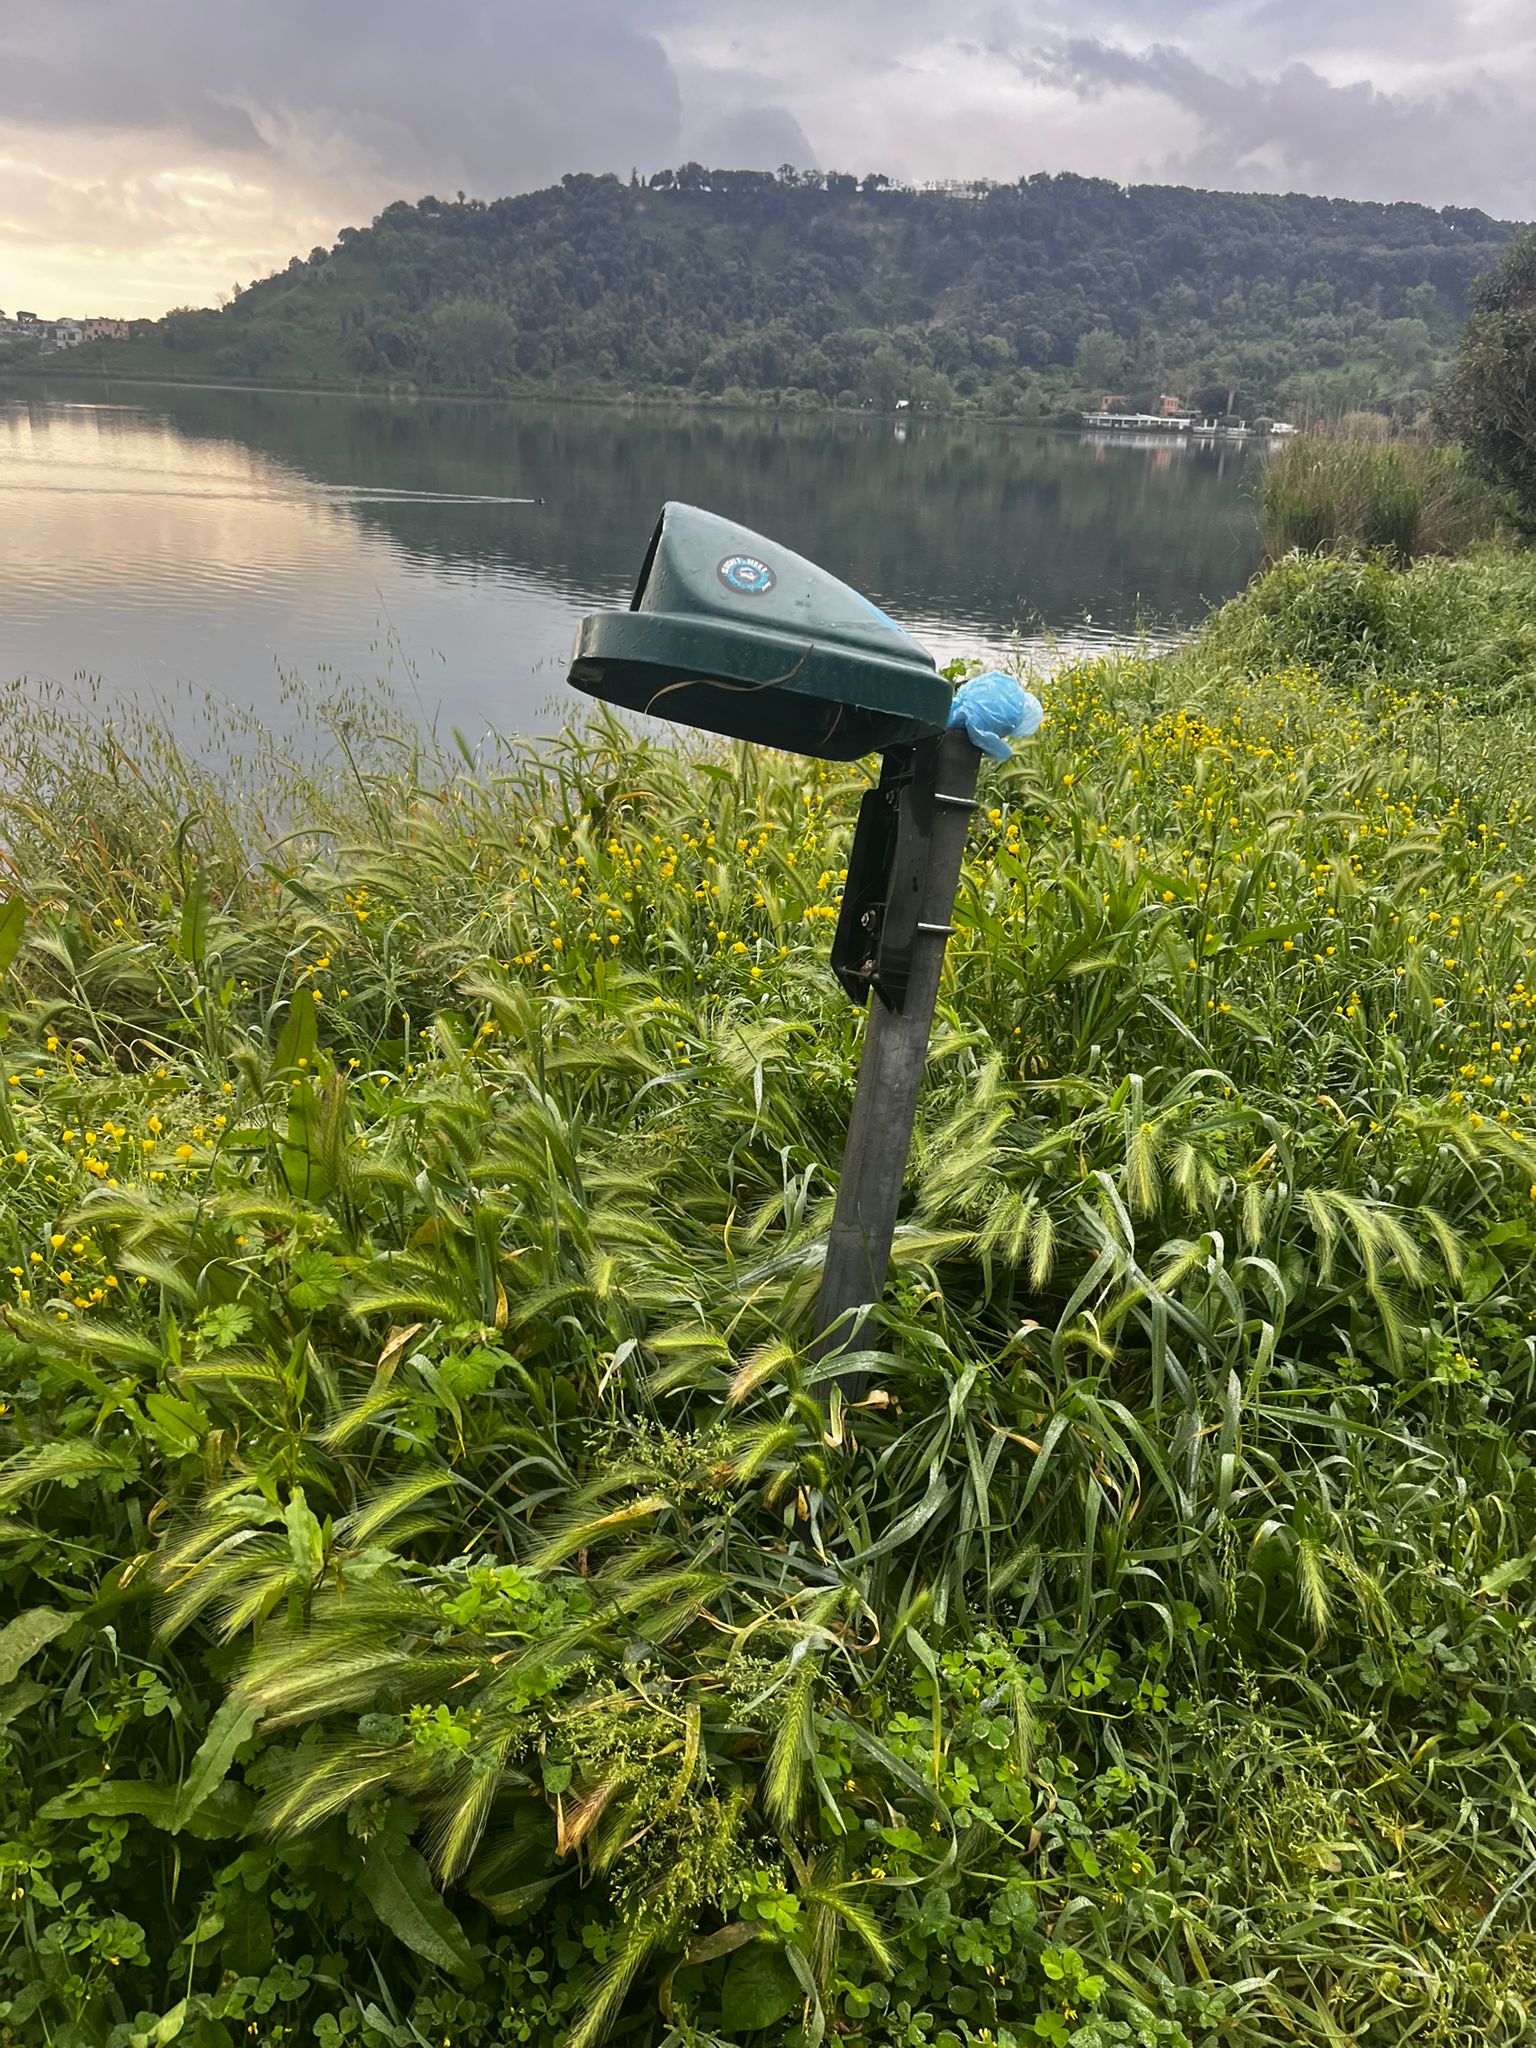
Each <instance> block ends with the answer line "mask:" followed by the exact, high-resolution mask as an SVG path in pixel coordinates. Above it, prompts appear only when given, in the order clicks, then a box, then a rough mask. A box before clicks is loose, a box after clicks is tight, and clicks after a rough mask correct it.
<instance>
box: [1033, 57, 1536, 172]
mask: <svg viewBox="0 0 1536 2048" xmlns="http://www.w3.org/2000/svg"><path fill="white" fill-rule="evenodd" d="M1009 54H1010V56H1011V58H1012V61H1013V62H1014V63H1015V64H1016V66H1017V67H1018V69H1019V71H1020V73H1021V74H1022V75H1023V76H1024V77H1025V78H1027V79H1028V80H1030V81H1031V82H1032V83H1037V84H1042V85H1048V86H1054V87H1058V88H1062V89H1065V90H1067V91H1069V92H1071V93H1073V94H1075V95H1076V96H1077V97H1078V98H1080V99H1083V100H1094V99H1100V98H1102V97H1104V96H1105V95H1107V94H1116V93H1127V92H1145V93H1151V94H1153V95H1155V96H1156V97H1158V98H1160V99H1165V100H1167V101H1169V102H1171V103H1172V104H1173V105H1174V106H1175V107H1177V108H1178V109H1179V110H1180V111H1181V112H1182V113H1184V114H1185V115H1186V116H1188V117H1189V121H1190V136H1189V143H1188V146H1187V147H1186V148H1185V149H1183V150H1181V151H1179V152H1177V153H1175V154H1174V155H1173V156H1172V157H1171V158H1170V159H1168V160H1167V161H1166V162H1165V164H1164V166H1163V171H1164V174H1165V175H1168V176H1171V177H1175V178H1179V179H1182V180H1192V181H1194V182H1199V183H1205V184H1210V183H1222V182H1224V183H1228V184H1234V185H1239V186H1248V187H1251V186H1254V185H1256V184H1259V185H1264V184H1269V185H1272V184H1274V183H1275V182H1276V181H1277V179H1278V180H1281V181H1284V182H1286V183H1288V184H1289V185H1292V186H1300V187H1302V188H1303V189H1307V190H1312V191H1321V192H1325V193H1333V194H1337V195H1339V196H1341V197H1353V198H1378V199H1419V200H1424V201H1427V202H1429V203H1438V204H1446V203H1460V204H1481V205H1484V206H1489V207H1491V208H1493V209H1494V210H1499V211H1505V212H1511V213H1519V212H1529V211H1531V210H1533V208H1536V173H1533V167H1532V162H1531V155H1530V148H1529V141H1528V137H1529V133H1530V112H1529V99H1528V96H1527V94H1526V93H1524V92H1522V91H1519V90H1518V89H1514V88H1511V87H1510V86H1508V85H1506V84H1503V83H1496V82H1495V81H1493V80H1492V79H1489V78H1486V77H1475V78H1473V79H1471V80H1469V81H1466V82H1463V83H1460V84H1452V85H1448V86H1446V87H1444V88H1443V89H1439V90H1435V91H1429V92H1411V91H1410V92H1390V91H1384V90H1382V89H1380V88H1378V87H1377V86H1376V85H1374V84H1372V83H1371V82H1369V81H1368V80H1365V79H1359V80H1351V81H1348V82H1346V83H1343V84H1334V83H1333V82H1331V81H1330V80H1329V79H1328V78H1326V77H1325V76H1324V75H1323V74H1322V73H1321V72H1320V71H1319V70H1317V69H1315V68H1314V67H1313V66H1312V65H1310V64H1307V63H1300V62H1297V63H1291V64H1287V65H1286V66H1285V67H1284V68H1283V69H1282V70H1281V71H1279V72H1277V73H1275V74H1273V75H1272V76H1269V77H1263V76H1258V75H1255V74H1254V73H1252V72H1246V71H1236V72H1232V73H1221V72H1217V71H1215V70H1212V69H1209V68H1207V67H1206V66H1204V65H1202V64H1200V63H1198V62H1196V60H1195V59H1194V58H1193V57H1191V56H1190V55H1189V54H1188V53H1187V52H1186V51H1184V50H1182V49H1180V48H1177V47H1175V46H1173V45H1169V44H1154V45H1152V46H1151V47H1150V48H1148V49H1144V50H1139V51H1137V50H1130V49H1127V48H1125V47H1123V46H1121V45H1117V44H1114V43H1111V42H1106V41H1103V40H1100V39H1098V38H1095V37H1059V38H1055V39H1052V40H1050V41H1047V42H1043V43H1038V44H1036V45H1034V46H1033V47H1031V48H1028V49H1023V50H1014V51H1011V52H1010V53H1009Z"/></svg>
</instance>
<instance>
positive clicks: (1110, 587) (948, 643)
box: [0, 386, 1257, 728]
mask: <svg viewBox="0 0 1536 2048" xmlns="http://www.w3.org/2000/svg"><path fill="white" fill-rule="evenodd" d="M1252 468H1253V455H1252V451H1251V450H1249V449H1247V448H1244V447H1221V446H1217V447H1202V448H1185V447H1182V446H1180V447H1177V448H1175V447H1173V446H1171V445H1170V444H1168V443H1166V442H1159V443H1156V444H1155V445H1153V446H1151V447H1146V448H1143V447H1139V446H1127V445H1125V444H1124V443H1118V444H1116V445H1114V446H1112V447H1104V446H1099V445H1095V444H1094V443H1093V442H1091V441H1088V440H1086V439H1082V438H1079V437H1077V436H1074V435H1056V434H1044V433H1039V432H1032V431H1030V430H1027V429H1019V428H1008V427H998V426H986V427H981V426H954V425H945V424H942V423H940V422H937V421H930V420H923V419H913V420H907V419H903V420H901V421H897V422H894V423H893V422H891V421H889V420H872V419H864V418H857V417H855V418H841V417H836V418H821V417H818V418H813V419H803V418H794V417H789V416H771V415H770V416H766V417H765V416H760V415H752V414H726V413H708V414H699V415H690V416H678V415H676V414H667V413H661V412H650V411H637V412H626V411H622V410H619V409H616V408H612V407H583V406H579V405H559V406H554V405H530V406H487V405H466V404H453V403H448V402H422V403H415V404H391V403H386V402H383V401H379V400H372V399H358V400H353V399H344V398H327V397H320V396H309V395H305V394H298V393H266V392H244V391H240V392H237V391H210V390H196V389H184V390H169V389H165V390H162V389H150V388H148V387H128V386H116V387H112V388H110V389H107V388H105V387H104V388H102V389H101V390H99V391H93V390H89V389H88V388H86V387H80V386H70V387H68V388H67V389H66V388H65V387H37V386H31V387H27V388H26V389H23V390H18V391H13V393H12V394H11V395H10V396H9V397H6V396H5V395H4V394H3V393H0V539H3V546H0V675H14V674H18V673H30V674H36V675H51V676H61V675H62V676H68V675H70V674H72V673H74V672H76V671H81V670H85V671H90V672H92V673H99V674H100V675H101V676H102V677H103V678H104V681H105V684H106V687H107V689H108V690H109V692H117V693H119V694H120V695H123V696H136V697H143V696H144V695H145V694H146V693H150V692H154V691H155V690H156V689H157V688H158V686H160V685H161V684H163V683H164V682H165V681H166V680H167V679H169V678H172V677H175V678H190V679H191V680H193V681H194V682H195V683H197V684H198V685H201V686H206V687H209V688H212V689H214V690H215V691H221V692H223V693H224V694H225V695H226V696H227V697H228V698H230V699H231V700H233V701H236V702H239V703H242V704H247V705H254V706H256V707H257V708H258V709H260V710H263V711H267V712H269V713H270V714H271V715H272V716H273V717H274V718H277V717H278V716H279V715H280V714H279V711H278V699H277V695H276V692H275V689H274V677H275V674H276V672H277V670H278V668H279V667H283V668H290V669H291V668H298V669H301V670H310V669H314V668H318V667H319V666H321V665H322V664H328V665H330V666H331V667H333V668H334V669H335V670H336V671H338V672H339V673H340V674H342V675H343V676H357V677H366V676H371V675H373V674H375V673H377V672H378V671H379V670H380V669H381V668H389V667H394V668H395V670H396V671H397V673H399V672H402V671H404V670H406V669H409V670H410V671H411V672H412V673H413V674H414V676H415V684H414V687H416V689H417V690H418V693H419V696H420V700H421V702H422V704H423V707H424V715H431V716H435V717H440V718H442V719H444V720H445V721H446V722H448V723H454V724H460V725H463V726H465V727H469V728H473V727H476V726H479V725H483V724H485V723H487V722H495V723H498V724H501V725H503V726H506V725H518V724H529V723H533V722H537V719H538V714H539V709H540V706H541V705H542V704H544V703H545V702H546V701H547V700H548V699H549V698H550V697H551V694H552V692H555V691H557V690H558V685H559V680H560V677H561V675H562V673H563V667H564V660H565V656H566V653H567V650H568V647H569V644H570V639H571V634H572V629H573V626H574V622H575V620H576V618H577V617H579V616H580V614H581V613H582V612H583V611H585V610H588V609H591V608H592V607H593V606H595V605H598V604H603V603H612V602H615V601H620V600H622V599H623V598H624V597H625V596H626V595H627V593H628V590H629V588H630V584H631V581H632V578H633V576H634V573H635V571H636V568H637V567H638V563H639V559H640V555H641V552H642V549H643V547H644V543H645V540H646V537H647V535H648V533H649V530H650V527H651V524H652V521H653V519H654V516H655V511H656V508H657V506H658V505H659V504H660V503H661V501H662V500H663V499H665V498H669V497H675V498H684V499H688V500H691V501H692V502H695V503H699V504H704V505H707V506H709V507H710V508H711V509H712V510H715V511H717V512H720V513H723V514H724V515H726V516H728V517H732V518H736V519H740V520H742V521H743V522H744V523H746V524H747V525H749V526H753V527H757V528H759V529H761V530H762V531H764V532H767V533H770V534H772V535H774V536H775V537H777V538H778V539H780V540H782V541H784V542H786V543H787V544H788V545H790V546H792V547H795V548H798V549H800V550H801V551H802V552H803V553H806V554H808V555H811V556H813V557H814V558H816V559H817V560H819V561H822V562H824V563H825V564H826V565H827V567H829V568H830V569H832V570H834V571H835V572H836V573H838V574H839V575H842V576H845V577H846V578H848V579H849V580H850V581H851V582H853V583H854V584H856V585H857V586H858V587H860V588H861V589H863V590H865V591H867V592H868V593H869V595H870V596H871V597H873V598H874V599H875V601H876V602H877V603H878V604H879V605H881V606H882V607H883V608H884V609H886V610H888V611H890V612H891V613H892V614H893V615H894V616H896V617H898V618H900V619H901V620H903V622H904V623H906V624H908V625H909V626H911V627H912V628H913V630H914V631H916V632H917V633H918V634H919V636H920V637H922V638H923V639H925V641H926V642H927V644H929V645H930V646H931V647H932V648H933V650H934V652H935V653H936V654H938V655H939V656H940V657H941V658H947V657H948V656H949V655H950V654H953V653H972V652H980V653H988V652H995V651H997V650H999V649H1001V648H1003V647H1005V646H1007V645H1008V644H1009V642H1010V641H1011V640H1012V639H1013V638H1014V637H1015V636H1016V635H1019V634H1023V635H1024V636H1026V637H1031V636H1036V635H1039V634H1040V633H1042V632H1052V633H1056V634H1060V635H1062V636H1063V637H1064V638H1066V639H1069V640H1072V641H1080V640H1082V639H1083V638H1084V637H1086V638H1088V639H1093V638H1095V637H1097V636H1100V635H1105V634H1114V635H1121V634H1127V633H1133V632H1135V631H1137V630H1138V629H1139V628H1148V629H1153V630H1157V629H1166V628H1177V627H1180V626H1183V625H1185V624H1188V623H1190V622H1191V621H1192V620H1194V619H1195V618H1197V617H1198V616H1199V615H1200V613H1201V612H1202V611H1203V610H1204V608H1205V607H1206V606H1207V605H1208V604H1209V603H1210V602H1212V601H1213V600H1216V599H1219V598H1221V597H1224V596H1225V595H1227V594H1228V593H1230V592H1231V591H1232V590H1234V589H1236V588H1237V587H1239V586H1240V584H1241V583H1242V582H1243V581H1244V580H1245V579H1246V577H1247V576H1248V575H1249V574H1250V573H1251V571H1252V569H1253V567H1254V564H1255V560H1256V556H1257V541H1256V537H1255V531H1254V520H1253V514H1252V507H1251V503H1250V502H1249V496H1248V490H1247V484H1248V479H1249V478H1250V477H1251V475H1252Z"/></svg>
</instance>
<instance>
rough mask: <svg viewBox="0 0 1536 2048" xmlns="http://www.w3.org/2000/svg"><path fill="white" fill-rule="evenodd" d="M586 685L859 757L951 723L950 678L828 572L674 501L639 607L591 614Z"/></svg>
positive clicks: (579, 645)
mask: <svg viewBox="0 0 1536 2048" xmlns="http://www.w3.org/2000/svg"><path fill="white" fill-rule="evenodd" d="M570 680H571V683H572V684H573V686H574V687H575V688H576V689H578V690H583V691H585V692H586V693H587V695H589V696H592V697H599V698H601V699H602V700H603V701H604V702H605V703H609V704H618V705H621V706H623V708H624V709H626V710H629V711H643V712H646V713H648V714H649V715H650V716H651V717H653V718H665V719H669V720H671V721H673V722H675V723H677V724H679V725H692V726H699V727H701V728H702V729H703V730H704V731H705V732H716V733H722V734H724V735H725V736H726V737H727V738H728V739H737V740H751V741H754V742H756V743H757V744H758V745H760V746H768V747H782V748H784V749H786V750H787V751H788V752H790V753H796V754H812V755H815V756H817V757H819V758H820V759H823V760H828V761H854V760H857V759H858V758H859V757H860V756H861V755H864V754H873V753H883V752H884V751H885V750H886V749H887V748H889V747H895V746H903V745H907V744H909V743H911V742H912V741H914V740H920V739H927V738H929V737H931V736H932V735H934V734H936V733H939V732H942V731H943V730H944V727H945V724H946V722H947V720H948V717H949V705H950V687H949V684H948V683H947V682H945V680H944V678H943V677H942V676H941V675H939V673H938V671H937V669H936V667H935V664H934V659H933V656H932V655H931V654H930V653H929V652H928V650H927V649H926V648H925V647H922V646H920V645H919V644H918V642H917V641H916V640H914V639H913V638H912V636H911V634H910V633H908V632H907V631H906V630H905V629H904V628H903V627H901V626H898V625H897V623H896V621H895V620H894V619H890V618H887V617H886V615H885V613H884V612H883V611H881V610H880V609H879V607H878V606H877V605H873V604H871V603H870V601H869V599H868V598H866V597H861V596H860V595H859V593H858V592H857V591H856V590H852V589H850V588H849V586H848V585H847V584H846V583H840V582H839V581H838V580H837V578H836V577H835V576H829V575H828V574H827V572H826V570H824V569H819V568H817V566H816V564H815V563H814V562H808V561H806V560H805V558H804V556H803V555H796V554H793V553H791V551H790V550H789V549H788V548H784V547H780V546H779V545H778V543H777V542H776V541H771V540H765V539H764V538H763V536H762V535H761V534H756V533H752V532H751V531H749V530H748V529H747V528H746V527H743V526H737V525H735V524H734V523H733V522H732V521H731V520H729V519H720V518H717V517H716V516H715V514H714V513H712V512H703V511H700V510H699V508H698V507H697V506H696V505H678V504H669V505H666V506H664V507H663V508H662V514H661V518H660V520H659V521H658V522H657V526H656V531H655V533H654V534H653V535H652V536H651V544H650V547H649V548H648V549H647V550H646V556H645V562H644V565H643V567H642V568H641V571H640V579H639V581H638V583H637V584H636V585H635V594H634V596H633V597H632V598H631V600H630V605H629V610H628V611H623V612H618V611H615V612H594V613H592V614H591V615H590V616H589V617H588V618H585V619H583V620H582V622H581V627H580V630H579V632H578V634H577V637H576V649H575V653H574V655H573V657H572V660H571V669H570Z"/></svg>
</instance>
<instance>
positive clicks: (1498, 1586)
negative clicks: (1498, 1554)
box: [1478, 1555, 1536, 1600]
mask: <svg viewBox="0 0 1536 2048" xmlns="http://www.w3.org/2000/svg"><path fill="white" fill-rule="evenodd" d="M1533 1570H1536V1557H1533V1556H1530V1555H1527V1556H1525V1557H1511V1558H1509V1559H1507V1560H1506V1561H1505V1562H1504V1563H1503V1564H1496V1565H1495V1566H1494V1567H1493V1569H1492V1571H1488V1572H1484V1573H1483V1576H1482V1578H1481V1579H1480V1580H1479V1581H1478V1591H1479V1592H1480V1593H1486V1594H1487V1596H1488V1598H1489V1599H1490V1600H1496V1599H1497V1598H1498V1597H1499V1595H1500V1594H1501V1593H1507V1592H1508V1591H1509V1589H1510V1587H1511V1586H1518V1585H1519V1584H1520V1582H1521V1580H1522V1579H1528V1578H1529V1577H1530V1575H1531V1573H1532V1571H1533Z"/></svg>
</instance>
